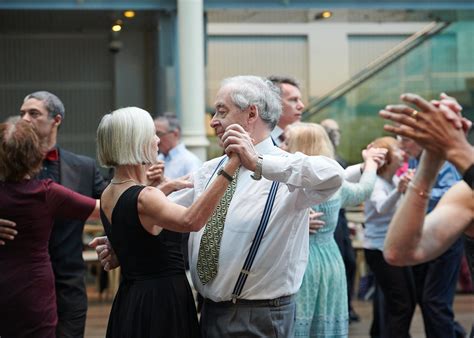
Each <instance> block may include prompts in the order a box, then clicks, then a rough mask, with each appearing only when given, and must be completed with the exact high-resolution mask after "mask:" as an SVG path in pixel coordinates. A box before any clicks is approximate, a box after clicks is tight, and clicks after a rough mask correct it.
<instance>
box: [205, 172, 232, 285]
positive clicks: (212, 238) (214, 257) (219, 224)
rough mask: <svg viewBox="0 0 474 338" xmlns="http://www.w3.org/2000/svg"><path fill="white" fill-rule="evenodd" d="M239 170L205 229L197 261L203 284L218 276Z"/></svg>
mask: <svg viewBox="0 0 474 338" xmlns="http://www.w3.org/2000/svg"><path fill="white" fill-rule="evenodd" d="M238 173H239V169H237V170H236V171H235V174H234V179H233V180H232V182H230V184H229V186H228V187H227V189H226V191H225V192H224V195H223V196H222V198H221V200H220V202H219V204H218V205H217V207H216V209H215V210H214V212H213V214H212V216H211V218H210V219H209V222H208V223H207V224H206V227H205V228H204V233H203V234H202V237H201V243H200V245H199V254H198V261H197V273H198V276H199V279H200V280H201V283H202V284H207V283H209V282H210V281H211V280H213V279H214V277H216V275H217V268H218V263H219V249H220V247H221V238H222V233H223V231H224V222H225V218H226V215H227V209H228V208H229V204H230V201H231V200H232V196H233V195H234V191H235V186H236V185H237V175H238Z"/></svg>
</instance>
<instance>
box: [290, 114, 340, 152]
mask: <svg viewBox="0 0 474 338" xmlns="http://www.w3.org/2000/svg"><path fill="white" fill-rule="evenodd" d="M285 134H286V135H285V137H286V139H287V141H286V143H287V150H288V151H289V152H290V153H295V152H297V151H299V152H301V153H303V154H306V155H309V156H317V155H322V156H326V157H330V158H334V147H333V145H332V143H331V140H330V139H329V136H328V134H327V133H326V130H325V129H324V128H323V127H322V126H320V125H319V124H316V123H304V122H299V123H295V124H292V125H290V126H288V127H287V130H286V131H285Z"/></svg>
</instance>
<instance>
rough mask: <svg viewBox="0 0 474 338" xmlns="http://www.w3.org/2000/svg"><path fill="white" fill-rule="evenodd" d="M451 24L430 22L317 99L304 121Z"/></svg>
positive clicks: (309, 106) (307, 111)
mask: <svg viewBox="0 0 474 338" xmlns="http://www.w3.org/2000/svg"><path fill="white" fill-rule="evenodd" d="M449 25H450V22H439V21H434V22H430V23H429V24H428V25H427V26H425V27H423V29H421V30H420V31H418V32H416V33H414V34H413V35H411V36H409V37H408V38H406V39H405V40H403V41H402V42H400V43H399V44H397V45H396V46H394V47H392V48H390V49H389V50H388V51H386V52H385V53H383V54H382V55H380V56H379V57H377V58H376V59H375V60H373V61H371V62H370V63H369V64H367V65H366V66H365V67H364V68H363V69H362V70H360V71H359V72H358V73H356V74H355V75H354V76H352V77H351V78H350V79H349V80H347V81H345V82H343V83H342V84H340V85H338V86H337V87H336V88H334V89H332V90H330V91H329V92H328V93H326V94H325V95H323V97H322V98H320V99H315V100H313V101H312V102H310V103H309V104H308V108H307V109H306V111H305V112H304V115H303V119H306V118H308V117H309V116H310V115H314V114H316V113H318V112H319V111H321V110H322V109H323V108H325V107H327V106H328V105H330V104H331V103H333V102H334V101H336V100H337V99H339V98H340V97H341V96H343V95H344V94H346V93H347V92H349V91H351V90H352V89H353V88H355V87H357V86H358V85H359V84H360V83H362V82H364V81H366V80H368V79H369V78H371V77H372V76H374V75H375V74H377V73H378V72H380V71H381V70H382V69H384V68H385V67H387V66H388V65H390V64H391V63H393V62H395V61H396V60H398V59H400V58H401V57H402V56H403V55H405V54H406V53H408V52H409V51H411V50H413V49H414V48H415V47H417V46H419V45H420V44H421V43H423V42H424V41H426V40H427V39H429V38H431V37H433V36H434V35H436V34H438V33H439V32H441V31H442V30H443V29H445V28H446V27H448V26H449Z"/></svg>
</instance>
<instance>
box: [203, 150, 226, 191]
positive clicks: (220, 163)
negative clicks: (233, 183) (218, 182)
mask: <svg viewBox="0 0 474 338" xmlns="http://www.w3.org/2000/svg"><path fill="white" fill-rule="evenodd" d="M226 158H227V156H224V157H223V158H222V159H221V160H220V161H219V164H218V165H217V167H216V168H215V169H214V171H213V172H212V175H211V176H210V177H209V181H207V183H206V186H205V187H204V189H207V186H208V185H209V182H211V180H212V178H213V177H214V175H215V174H216V172H217V169H219V168H220V167H221V165H222V163H224V161H225V160H226Z"/></svg>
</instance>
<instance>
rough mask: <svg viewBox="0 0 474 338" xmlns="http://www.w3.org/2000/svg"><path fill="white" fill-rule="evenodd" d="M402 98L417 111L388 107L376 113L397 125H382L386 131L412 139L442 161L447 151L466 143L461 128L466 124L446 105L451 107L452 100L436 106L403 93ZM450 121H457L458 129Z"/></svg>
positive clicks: (402, 106)
mask: <svg viewBox="0 0 474 338" xmlns="http://www.w3.org/2000/svg"><path fill="white" fill-rule="evenodd" d="M401 98H402V100H403V101H405V102H407V103H410V104H413V105H414V106H416V107H417V109H418V110H415V109H413V108H411V107H409V106H406V105H390V106H387V107H386V108H385V109H384V110H381V111H380V112H379V114H380V116H382V117H383V118H385V119H387V120H392V121H394V122H396V123H398V124H399V125H385V126H384V129H385V130H386V131H389V132H393V133H396V134H398V135H401V136H404V137H408V138H411V139H413V140H414V141H415V142H417V143H418V144H419V145H420V146H422V147H423V148H425V149H427V150H428V151H431V152H433V153H435V154H438V156H441V157H442V158H446V157H447V155H446V153H447V152H449V151H450V150H455V149H457V148H459V144H461V143H465V142H466V138H465V135H464V127H463V126H464V125H465V124H466V123H465V122H462V121H463V120H462V118H461V117H460V116H459V115H458V114H457V113H455V112H454V111H452V110H451V109H449V107H448V105H453V103H452V102H451V100H448V99H445V100H447V101H449V102H446V101H445V103H446V104H440V105H439V106H436V105H434V104H433V103H431V102H428V101H426V100H425V99H423V98H422V97H421V96H419V95H415V94H403V95H402V96H401ZM442 101H443V100H442ZM454 106H455V105H454ZM456 109H457V108H456ZM453 119H454V120H456V121H458V122H459V124H458V125H460V126H461V127H460V128H456V126H455V125H456V124H455V123H454V122H453ZM466 126H467V125H466Z"/></svg>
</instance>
